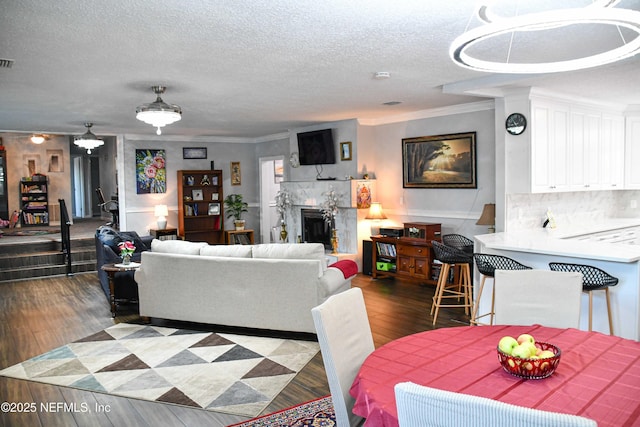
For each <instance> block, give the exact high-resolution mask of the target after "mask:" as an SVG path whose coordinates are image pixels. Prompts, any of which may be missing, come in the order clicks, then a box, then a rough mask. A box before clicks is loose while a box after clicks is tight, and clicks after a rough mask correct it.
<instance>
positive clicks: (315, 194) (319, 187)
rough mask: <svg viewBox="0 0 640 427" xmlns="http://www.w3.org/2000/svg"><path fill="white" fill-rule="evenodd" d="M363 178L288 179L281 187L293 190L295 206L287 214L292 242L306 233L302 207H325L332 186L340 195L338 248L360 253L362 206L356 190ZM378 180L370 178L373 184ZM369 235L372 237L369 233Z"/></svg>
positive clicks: (342, 251) (284, 189)
mask: <svg viewBox="0 0 640 427" xmlns="http://www.w3.org/2000/svg"><path fill="white" fill-rule="evenodd" d="M359 181H361V180H335V181H284V182H281V183H280V189H281V190H283V191H287V192H289V194H291V196H292V199H293V206H292V208H291V209H290V211H289V212H287V215H286V220H285V221H286V223H287V228H288V230H289V241H290V242H295V241H296V239H297V236H302V230H301V222H302V221H301V210H302V209H321V205H322V203H323V202H324V201H325V200H326V197H327V196H326V193H327V192H329V191H331V190H332V189H333V190H334V191H335V192H336V193H337V194H338V195H339V196H340V201H339V204H338V207H339V213H338V215H337V216H336V230H337V234H338V251H339V252H340V253H350V254H356V253H358V246H359V245H358V242H359V240H360V239H359V238H358V209H356V203H355V200H356V198H355V196H356V194H355V191H356V188H357V184H358V182H359ZM373 181H374V180H368V182H371V183H373ZM366 237H367V238H368V236H366Z"/></svg>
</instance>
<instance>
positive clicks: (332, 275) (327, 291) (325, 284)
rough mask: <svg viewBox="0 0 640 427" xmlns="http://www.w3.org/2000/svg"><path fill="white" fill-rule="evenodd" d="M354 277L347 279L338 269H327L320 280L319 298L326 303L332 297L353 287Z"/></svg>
mask: <svg viewBox="0 0 640 427" xmlns="http://www.w3.org/2000/svg"><path fill="white" fill-rule="evenodd" d="M352 278H353V276H351V277H349V278H347V279H345V278H344V275H343V274H342V271H340V270H338V269H337V268H327V270H326V271H325V272H324V274H323V275H322V276H321V277H320V278H319V279H318V280H319V283H318V298H319V300H320V301H321V302H324V301H325V300H326V299H327V298H329V297H330V296H331V295H334V294H339V293H340V292H343V291H346V290H347V289H349V288H350V287H351V279H352Z"/></svg>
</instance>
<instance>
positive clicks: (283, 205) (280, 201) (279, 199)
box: [276, 190, 293, 242]
mask: <svg viewBox="0 0 640 427" xmlns="http://www.w3.org/2000/svg"><path fill="white" fill-rule="evenodd" d="M291 206H293V197H292V195H291V193H289V192H288V191H286V190H280V191H278V193H276V208H277V209H278V213H279V214H280V227H281V230H280V240H282V241H283V242H286V241H287V236H288V234H289V233H288V232H287V223H286V216H287V212H288V211H289V209H291Z"/></svg>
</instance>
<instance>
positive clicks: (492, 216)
mask: <svg viewBox="0 0 640 427" xmlns="http://www.w3.org/2000/svg"><path fill="white" fill-rule="evenodd" d="M495 224H496V205H495V203H487V204H486V205H484V208H483V209H482V215H480V218H479V219H478V222H476V225H491V226H492V225H495Z"/></svg>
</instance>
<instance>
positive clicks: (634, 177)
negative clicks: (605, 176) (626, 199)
mask: <svg viewBox="0 0 640 427" xmlns="http://www.w3.org/2000/svg"><path fill="white" fill-rule="evenodd" d="M624 150H625V169H624V171H625V173H624V175H625V176H624V187H625V188H627V189H640V116H629V117H627V118H626V137H625V149H624Z"/></svg>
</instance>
